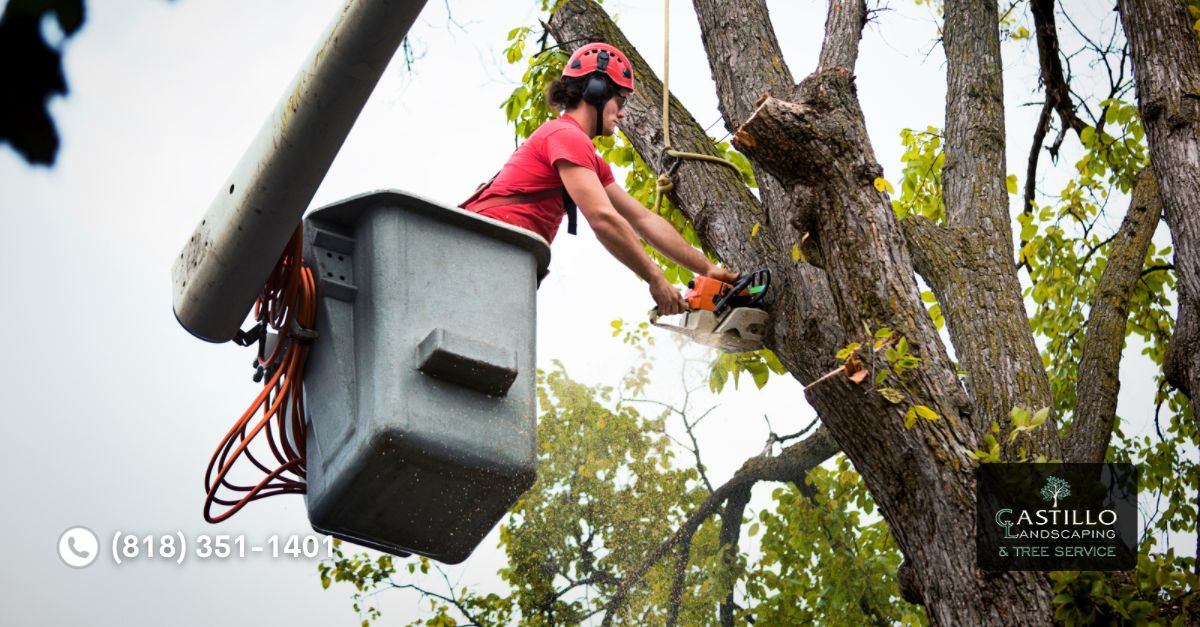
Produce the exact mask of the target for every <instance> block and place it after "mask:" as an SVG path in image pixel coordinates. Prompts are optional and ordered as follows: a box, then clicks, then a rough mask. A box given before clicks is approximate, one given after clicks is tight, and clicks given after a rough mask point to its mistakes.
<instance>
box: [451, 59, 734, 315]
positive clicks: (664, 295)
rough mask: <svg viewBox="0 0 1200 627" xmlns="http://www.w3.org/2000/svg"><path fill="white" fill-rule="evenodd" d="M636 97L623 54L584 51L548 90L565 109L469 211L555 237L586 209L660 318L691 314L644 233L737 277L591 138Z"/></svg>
mask: <svg viewBox="0 0 1200 627" xmlns="http://www.w3.org/2000/svg"><path fill="white" fill-rule="evenodd" d="M632 93H633V68H632V67H631V65H630V63H629V60H628V59H627V58H626V57H625V55H624V54H622V53H621V51H619V50H617V49H616V48H614V47H613V46H610V45H608V44H604V43H593V44H588V45H586V46H583V47H581V48H579V49H578V50H576V51H575V54H573V55H571V58H570V59H569V60H568V61H567V65H566V67H565V68H564V69H563V74H562V76H561V77H560V78H558V79H557V80H555V81H554V82H553V83H551V85H550V87H549V88H548V89H547V90H546V97H547V99H548V100H549V102H550V105H551V106H553V107H555V108H557V109H558V110H559V111H560V112H561V113H562V115H561V116H559V117H558V118H556V119H554V120H551V121H549V122H547V123H545V124H543V125H542V126H541V127H539V128H538V129H537V130H536V131H534V133H533V134H532V135H530V136H529V139H527V140H526V141H525V143H523V144H521V146H520V147H519V148H517V150H516V152H514V153H513V155H512V156H511V157H509V160H508V162H507V163H506V164H504V167H503V168H502V169H501V170H500V172H499V173H498V174H497V175H496V177H495V178H493V179H492V180H491V181H490V182H489V183H488V184H487V185H486V186H485V187H484V188H482V189H481V190H480V191H478V192H476V193H475V195H474V196H472V197H471V198H470V199H469V200H467V202H465V203H463V205H462V207H463V208H465V209H467V210H468V211H474V212H477V213H479V214H481V215H485V216H488V217H490V218H495V219H497V220H501V221H503V222H507V223H509V224H512V225H514V226H519V227H521V228H524V229H527V230H530V231H533V232H534V233H537V234H538V235H541V236H542V237H543V238H544V239H545V240H546V241H547V242H552V241H553V240H554V235H555V234H556V233H557V232H558V227H559V224H561V222H562V217H563V215H564V214H566V215H567V216H568V229H567V230H568V232H570V233H574V232H575V206H576V205H577V206H578V210H579V211H580V212H582V213H583V217H584V218H586V219H587V221H588V224H589V225H590V226H591V227H592V231H593V232H594V233H595V234H596V238H597V239H599V240H600V243H601V244H603V245H604V247H605V248H606V249H608V252H609V253H611V254H612V256H613V257H616V258H617V260H618V261H620V262H621V263H623V264H625V265H626V266H627V267H628V268H629V269H630V270H632V271H633V272H634V273H635V274H637V275H638V276H640V277H641V278H642V279H644V280H645V281H646V282H647V283H649V284H650V295H651V297H652V298H653V299H654V302H655V304H656V305H657V306H658V312H659V314H661V315H671V314H678V313H683V312H684V311H687V303H686V302H685V301H684V300H683V299H682V298H681V297H680V295H679V291H678V290H676V289H675V287H674V286H673V285H671V282H670V281H668V280H667V278H666V277H665V276H663V273H662V271H661V270H660V269H659V268H658V265H657V264H655V263H654V261H653V260H651V259H650V256H649V255H647V254H646V251H645V250H644V249H643V248H642V245H641V242H640V241H639V240H638V238H639V236H640V237H641V238H642V239H644V240H646V242H648V243H649V244H650V245H651V246H653V247H654V248H655V249H657V250H658V251H659V252H661V253H662V254H663V255H665V256H667V257H669V258H670V259H671V260H673V261H675V263H678V264H679V265H681V266H683V267H685V268H687V269H689V270H691V271H692V272H695V273H697V274H703V275H705V276H708V277H712V278H714V279H718V280H721V281H725V282H726V283H732V282H733V281H734V280H736V278H737V275H736V274H735V273H733V272H730V271H728V270H726V269H724V268H720V267H718V266H715V265H713V264H712V263H709V261H708V258H707V257H705V256H704V255H703V254H702V253H701V252H700V251H698V250H696V249H695V248H692V246H691V245H690V244H688V243H687V241H686V240H684V239H683V237H682V236H680V235H679V233H678V232H676V231H675V229H674V228H673V227H672V226H671V224H670V223H669V222H667V221H666V220H664V219H663V218H662V217H661V216H659V215H657V214H655V213H653V212H652V211H650V210H648V209H646V208H645V207H643V206H642V204H641V203H639V202H638V201H637V200H635V199H634V198H633V197H632V196H630V195H629V193H628V192H626V191H625V190H624V189H623V188H622V187H621V186H620V185H618V184H617V183H616V182H615V180H614V179H613V174H612V168H611V167H609V165H608V163H606V162H605V161H604V160H603V159H601V158H600V156H599V155H597V154H596V150H595V147H594V146H593V145H592V140H591V138H592V137H593V136H606V135H612V134H613V133H614V132H616V127H617V123H618V122H620V120H621V118H622V117H624V116H625V100H626V99H627V98H629V96H630V95H631V94H632ZM564 191H565V193H564Z"/></svg>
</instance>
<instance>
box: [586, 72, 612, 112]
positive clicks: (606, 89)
mask: <svg viewBox="0 0 1200 627" xmlns="http://www.w3.org/2000/svg"><path fill="white" fill-rule="evenodd" d="M615 95H617V94H616V89H613V84H612V81H610V80H608V77H607V76H605V75H603V74H592V75H591V76H589V77H588V79H587V82H586V83H584V85H583V101H584V102H586V103H588V104H590V105H592V106H593V107H596V108H598V109H603V108H604V105H606V104H608V101H609V100H612V97H613V96H615Z"/></svg>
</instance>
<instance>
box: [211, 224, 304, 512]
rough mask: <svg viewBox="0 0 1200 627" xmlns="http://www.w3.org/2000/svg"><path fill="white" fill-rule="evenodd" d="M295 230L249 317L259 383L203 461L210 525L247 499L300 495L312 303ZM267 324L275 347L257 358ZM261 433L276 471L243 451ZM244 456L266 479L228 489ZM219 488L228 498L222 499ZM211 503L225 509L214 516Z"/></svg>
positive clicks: (299, 237) (300, 239) (300, 242)
mask: <svg viewBox="0 0 1200 627" xmlns="http://www.w3.org/2000/svg"><path fill="white" fill-rule="evenodd" d="M302 228H303V227H298V228H297V229H296V233H295V235H293V236H292V239H291V241H290V242H288V245H287V248H286V249H285V250H284V252H283V255H282V256H280V258H279V263H278V264H276V266H275V269H274V270H273V271H272V272H271V275H270V276H269V277H267V282H266V284H264V285H263V289H262V292H261V293H260V294H259V297H258V301H257V302H256V303H255V305H254V317H255V319H256V320H257V321H258V323H259V325H260V327H261V328H262V332H263V335H262V336H261V337H260V340H259V342H260V344H259V346H260V349H259V350H260V354H259V357H258V358H257V359H256V360H255V366H256V367H257V369H258V373H259V374H258V375H256V378H255V380H256V381H257V380H258V377H259V376H263V375H265V379H266V382H265V383H263V389H262V391H261V392H259V394H258V396H257V397H255V399H254V401H253V402H252V403H250V407H248V408H247V409H246V411H245V412H244V413H243V414H242V416H241V417H240V418H238V420H237V422H235V423H234V425H233V427H232V428H231V429H230V430H229V432H228V433H226V434H225V437H224V438H223V439H222V440H221V444H220V445H219V446H218V447H217V450H216V451H215V452H214V453H213V456H212V459H210V460H209V462H208V468H207V470H205V473H204V490H205V492H206V496H205V499H204V520H206V521H208V522H210V523H219V522H221V521H223V520H226V519H228V518H229V517H230V516H233V515H234V514H236V513H237V512H238V511H239V510H241V509H242V508H243V507H245V506H246V504H248V503H249V502H250V501H254V500H257V499H261V498H265V497H268V496H273V495H276V494H299V493H303V492H304V491H305V468H304V465H305V454H304V444H305V426H304V397H303V394H302V392H301V390H300V383H301V381H302V380H303V378H304V365H305V363H306V361H307V359H308V349H309V347H310V344H311V342H312V338H313V332H312V331H311V329H312V328H313V326H314V324H315V323H316V318H317V304H316V283H315V282H314V280H313V275H312V270H310V269H309V268H308V267H307V266H305V265H304V264H303V263H302V261H301V258H302V254H303V231H302ZM267 326H270V327H271V328H272V329H274V330H275V331H276V332H278V333H279V342H278V343H277V344H276V345H275V348H274V350H272V351H271V354H270V355H263V354H262V346H263V344H262V342H263V341H265V338H266V335H265V332H266V327H267ZM260 408H261V409H262V410H263V411H262V418H261V419H260V420H259V421H258V422H257V423H256V424H254V425H253V426H251V424H250V422H251V420H252V419H253V417H254V415H255V414H256V413H258V410H259V409H260ZM264 432H265V439H266V441H267V444H268V448H269V450H270V454H271V456H272V457H273V458H274V460H275V463H276V464H277V465H276V467H275V468H270V467H269V466H268V465H267V464H264V463H263V462H262V461H260V460H259V459H258V458H256V457H255V456H254V453H253V452H251V450H250V443H251V442H252V441H254V438H255V437H257V436H258V435H259V434H260V433H264ZM243 456H244V457H245V459H247V460H249V462H250V463H251V464H252V465H253V466H254V467H255V468H257V469H258V471H259V472H261V473H264V474H265V475H266V476H265V477H263V478H262V479H261V480H259V481H258V482H257V483H254V484H253V485H242V484H238V483H234V482H233V481H231V479H230V477H229V473H230V471H231V470H233V467H234V465H235V463H236V462H237V461H238V460H239V459H242V458H243ZM214 471H215V474H214ZM251 472H253V471H251ZM222 490H225V491H229V492H232V493H233V494H232V495H231V496H227V497H226V496H223V493H222V492H221V491H222ZM239 495H240V497H239ZM215 505H221V506H224V507H225V508H226V509H225V511H223V512H221V513H219V514H215V515H214V514H213V511H212V510H213V507H214V506H215Z"/></svg>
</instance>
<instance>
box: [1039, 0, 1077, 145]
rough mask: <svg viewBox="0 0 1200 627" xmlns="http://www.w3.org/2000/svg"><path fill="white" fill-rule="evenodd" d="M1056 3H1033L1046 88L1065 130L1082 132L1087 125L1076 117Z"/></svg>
mask: <svg viewBox="0 0 1200 627" xmlns="http://www.w3.org/2000/svg"><path fill="white" fill-rule="evenodd" d="M1054 3H1055V0H1032V1H1031V2H1030V3H1029V4H1030V10H1031V12H1032V13H1033V25H1034V32H1035V33H1036V34H1037V47H1038V62H1039V63H1040V65H1041V68H1042V71H1041V78H1042V85H1043V86H1045V88H1046V103H1047V104H1048V105H1050V106H1051V107H1052V108H1053V109H1054V111H1056V112H1058V117H1059V119H1060V120H1062V125H1063V128H1064V129H1067V128H1069V129H1071V130H1073V131H1075V132H1076V133H1079V132H1080V131H1082V130H1083V128H1084V127H1085V126H1087V125H1086V124H1084V123H1083V120H1081V119H1079V117H1078V116H1077V115H1075V106H1074V104H1072V102H1071V92H1070V88H1069V87H1068V84H1067V80H1066V78H1064V76H1063V66H1062V58H1061V56H1060V55H1061V51H1060V49H1059V46H1058V26H1057V24H1055V20H1054Z"/></svg>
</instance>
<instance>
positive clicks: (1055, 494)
mask: <svg viewBox="0 0 1200 627" xmlns="http://www.w3.org/2000/svg"><path fill="white" fill-rule="evenodd" d="M1068 496H1071V484H1069V483H1067V481H1066V479H1059V478H1058V477H1047V478H1046V485H1045V487H1043V488H1042V498H1043V499H1045V500H1047V501H1049V500H1053V501H1054V508H1055V509H1058V499H1064V498H1067V497H1068Z"/></svg>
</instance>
